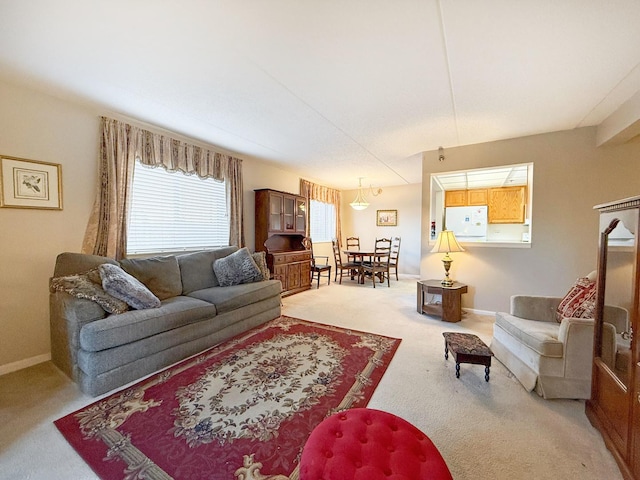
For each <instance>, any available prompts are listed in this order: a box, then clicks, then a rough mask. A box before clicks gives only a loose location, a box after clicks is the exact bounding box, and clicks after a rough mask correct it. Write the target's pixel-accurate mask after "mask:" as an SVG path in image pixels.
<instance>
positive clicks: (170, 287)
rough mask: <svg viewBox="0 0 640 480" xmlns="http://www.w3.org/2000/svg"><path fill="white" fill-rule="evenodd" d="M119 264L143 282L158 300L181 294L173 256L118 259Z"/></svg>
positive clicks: (177, 270)
mask: <svg viewBox="0 0 640 480" xmlns="http://www.w3.org/2000/svg"><path fill="white" fill-rule="evenodd" d="M120 266H121V267H122V269H123V270H124V271H125V272H127V273H129V274H130V275H133V276H134V277H136V278H137V279H138V280H140V281H141V282H142V283H144V284H145V285H146V286H147V288H148V289H149V290H151V292H152V293H153V294H154V295H155V296H156V297H158V298H159V299H160V300H166V299H167V298H171V297H177V296H178V295H181V294H182V280H181V278H180V267H179V266H178V260H177V259H176V257H174V256H167V257H151V258H127V259H125V260H121V261H120Z"/></svg>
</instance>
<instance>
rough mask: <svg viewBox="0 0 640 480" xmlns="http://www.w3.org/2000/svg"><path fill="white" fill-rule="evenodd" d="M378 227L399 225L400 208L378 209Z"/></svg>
mask: <svg viewBox="0 0 640 480" xmlns="http://www.w3.org/2000/svg"><path fill="white" fill-rule="evenodd" d="M376 225H377V226H378V227H395V226H397V225H398V210H376Z"/></svg>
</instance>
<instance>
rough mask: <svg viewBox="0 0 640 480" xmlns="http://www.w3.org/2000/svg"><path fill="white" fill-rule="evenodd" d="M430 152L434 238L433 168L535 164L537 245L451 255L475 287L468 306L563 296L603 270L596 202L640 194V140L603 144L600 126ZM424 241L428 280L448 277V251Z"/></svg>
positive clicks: (457, 272) (425, 209)
mask: <svg viewBox="0 0 640 480" xmlns="http://www.w3.org/2000/svg"><path fill="white" fill-rule="evenodd" d="M445 158H446V159H445V161H444V162H439V161H438V152H437V151H431V152H425V154H424V156H423V176H422V179H423V182H422V189H423V194H422V231H423V235H422V237H423V238H428V237H427V235H428V229H429V201H430V195H429V186H430V181H429V180H430V174H431V173H434V172H443V171H452V170H462V169H470V168H480V167H490V166H497V165H505V164H513V163H526V162H533V163H534V188H533V218H532V239H533V241H532V244H531V248H530V249H515V248H489V247H480V246H470V247H468V248H467V250H466V251H465V252H462V253H455V254H452V257H453V259H454V262H453V264H452V267H451V276H452V278H453V279H455V280H458V281H461V282H464V283H466V284H468V285H469V293H468V294H466V295H463V297H462V298H463V306H464V307H468V308H474V309H477V310H486V311H496V310H506V309H508V307H509V296H510V295H513V294H516V293H528V294H538V295H560V296H562V295H564V293H566V291H567V290H568V288H569V286H570V285H571V284H572V283H573V281H574V280H575V279H576V278H577V277H578V276H581V275H586V274H587V273H589V272H590V271H591V270H594V269H595V268H596V261H597V246H598V215H597V213H596V212H594V210H593V206H594V205H596V204H599V203H604V202H608V201H612V200H616V199H619V198H624V197H630V196H633V195H638V194H639V193H640V173H639V172H640V145H639V144H637V143H635V144H634V143H629V144H626V145H619V146H602V147H596V129H595V128H581V129H577V130H571V131H564V132H556V133H550V134H543V135H535V136H530V137H522V138H516V139H512V140H504V141H499V142H491V143H484V144H479V145H471V146H465V147H458V148H449V149H445ZM429 250H430V248H429V246H428V245H427V242H423V244H422V261H421V265H420V273H421V277H422V278H425V279H426V278H436V279H437V278H440V277H442V276H443V275H444V269H443V267H442V261H441V257H442V254H432V253H430V252H429Z"/></svg>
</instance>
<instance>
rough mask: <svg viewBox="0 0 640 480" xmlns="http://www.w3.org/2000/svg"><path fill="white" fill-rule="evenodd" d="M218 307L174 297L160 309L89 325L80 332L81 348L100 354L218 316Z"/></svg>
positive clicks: (107, 319) (122, 314)
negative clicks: (109, 349) (102, 351)
mask: <svg viewBox="0 0 640 480" xmlns="http://www.w3.org/2000/svg"><path fill="white" fill-rule="evenodd" d="M216 312H217V309H216V307H215V305H212V304H210V303H207V302H204V301H202V300H198V299H197V298H192V297H183V296H179V297H172V298H169V299H167V300H164V301H163V302H162V306H160V307H159V308H152V309H146V310H130V311H128V312H125V313H121V314H120V315H109V316H108V317H106V318H103V319H101V320H96V321H94V322H91V323H88V324H86V325H84V326H83V327H82V329H81V330H80V347H81V348H82V349H83V350H87V351H91V352H98V351H101V350H105V349H107V348H112V347H117V346H120V345H125V344H128V343H131V342H135V341H136V340H140V339H142V338H147V337H150V336H152V335H156V334H158V333H161V332H165V331H168V330H172V329H174V328H177V327H181V326H183V325H187V324H189V323H195V322H199V321H201V320H204V319H208V318H212V317H214V316H216Z"/></svg>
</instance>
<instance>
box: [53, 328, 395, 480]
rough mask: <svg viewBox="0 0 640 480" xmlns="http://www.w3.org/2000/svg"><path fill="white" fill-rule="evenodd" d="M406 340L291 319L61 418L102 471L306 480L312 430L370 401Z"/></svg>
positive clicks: (124, 475) (129, 477) (132, 476)
mask: <svg viewBox="0 0 640 480" xmlns="http://www.w3.org/2000/svg"><path fill="white" fill-rule="evenodd" d="M399 344H400V340H398V339H394V338H388V337H383V336H380V335H375V334H371V333H366V332H357V331H353V330H345V329H343V328H339V327H332V326H328V325H323V324H319V323H313V322H308V321H305V320H298V319H295V318H291V317H286V316H282V317H280V318H279V319H276V320H273V321H271V322H269V323H266V324H264V325H262V326H260V327H257V328H255V329H253V330H250V331H249V332H246V333H244V334H241V335H239V336H237V337H235V338H233V339H231V340H229V341H227V342H225V343H223V344H221V345H218V346H216V347H213V348H211V349H209V350H207V351H205V352H203V353H201V354H199V355H197V356H195V357H192V358H190V359H187V360H185V361H183V362H181V363H179V364H177V365H174V366H173V367H170V368H168V369H166V370H164V371H162V372H160V373H157V374H155V375H153V376H151V377H149V378H147V379H145V380H143V381H141V382H139V383H137V384H135V385H133V386H131V387H128V388H126V389H124V390H121V391H119V392H117V393H114V394H112V395H110V396H108V397H106V398H104V399H102V400H100V401H98V402H95V403H93V404H91V405H89V406H87V407H85V408H83V409H81V410H78V411H77V412H74V413H72V414H70V415H67V416H66V417H63V418H61V419H59V420H56V421H55V424H56V426H57V427H58V429H59V430H60V432H61V433H62V434H63V435H64V437H65V438H66V439H67V441H68V442H69V443H70V444H71V445H72V446H73V447H74V448H75V449H76V451H77V452H78V453H79V454H80V455H81V456H82V458H83V459H84V460H85V461H86V462H87V463H88V464H89V465H90V466H91V468H92V469H93V470H94V471H95V472H96V473H97V474H98V475H99V476H100V477H101V478H102V479H108V480H112V479H126V480H137V479H143V478H144V479H181V480H182V479H189V480H196V479H207V480H218V479H224V480H235V479H237V480H267V479H269V480H297V479H298V461H299V458H300V455H301V452H302V448H303V447H304V444H305V441H306V440H307V437H308V436H309V434H310V433H311V431H312V430H313V429H314V428H315V427H316V425H318V424H319V423H320V422H321V421H322V420H323V419H324V418H325V417H326V416H328V415H331V414H333V413H335V412H337V411H340V410H344V409H347V408H353V407H364V406H366V405H367V403H368V401H369V399H370V398H371V395H372V394H373V392H374V390H375V388H376V386H377V385H378V383H379V382H380V379H381V378H382V375H383V374H384V372H385V370H386V369H387V366H388V365H389V362H390V361H391V359H392V358H393V355H394V354H395V352H396V350H397V348H398V346H399Z"/></svg>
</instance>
